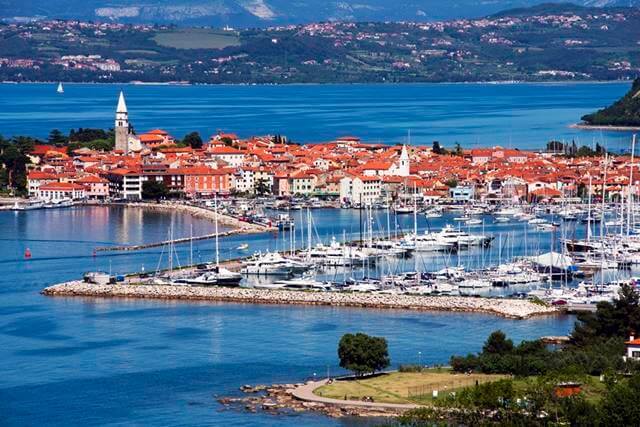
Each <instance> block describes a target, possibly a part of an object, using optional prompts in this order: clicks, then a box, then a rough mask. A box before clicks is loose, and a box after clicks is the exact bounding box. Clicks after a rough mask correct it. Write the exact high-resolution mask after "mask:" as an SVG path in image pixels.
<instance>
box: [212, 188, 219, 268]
mask: <svg viewBox="0 0 640 427" xmlns="http://www.w3.org/2000/svg"><path fill="white" fill-rule="evenodd" d="M213 209H214V211H215V214H214V217H215V233H216V267H218V266H219V265H220V247H219V246H218V195H217V194H214V195H213Z"/></svg>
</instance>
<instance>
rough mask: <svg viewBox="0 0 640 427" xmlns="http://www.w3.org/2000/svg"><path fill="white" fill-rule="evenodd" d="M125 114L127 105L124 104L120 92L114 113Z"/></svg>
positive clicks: (122, 95)
mask: <svg viewBox="0 0 640 427" xmlns="http://www.w3.org/2000/svg"><path fill="white" fill-rule="evenodd" d="M126 112H127V104H126V103H125V102H124V93H122V91H120V98H118V108H116V113H126Z"/></svg>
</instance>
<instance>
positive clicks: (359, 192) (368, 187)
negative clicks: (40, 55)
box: [340, 175, 381, 206]
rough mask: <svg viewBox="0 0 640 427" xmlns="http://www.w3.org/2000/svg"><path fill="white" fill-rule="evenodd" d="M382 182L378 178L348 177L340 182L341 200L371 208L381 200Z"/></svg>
mask: <svg viewBox="0 0 640 427" xmlns="http://www.w3.org/2000/svg"><path fill="white" fill-rule="evenodd" d="M380 196H381V180H380V177H378V176H364V175H355V176H352V175H347V176H345V177H344V178H342V179H341V180H340V200H342V201H344V202H350V203H352V204H360V203H362V205H364V206H370V205H372V204H373V203H376V202H377V201H379V200H380Z"/></svg>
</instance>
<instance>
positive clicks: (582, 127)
mask: <svg viewBox="0 0 640 427" xmlns="http://www.w3.org/2000/svg"><path fill="white" fill-rule="evenodd" d="M569 128H570V129H580V130H605V131H614V132H634V131H640V126H607V125H588V124H585V123H574V124H572V125H569Z"/></svg>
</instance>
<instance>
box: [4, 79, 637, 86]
mask: <svg viewBox="0 0 640 427" xmlns="http://www.w3.org/2000/svg"><path fill="white" fill-rule="evenodd" d="M629 82H633V79H628V80H470V81H462V82H461V81H447V80H444V81H421V82H415V81H411V82H392V83H390V82H380V81H370V82H355V83H352V82H307V83H300V82H295V83H282V82H280V83H192V82H177V81H175V82H140V81H129V82H93V81H86V82H76V81H57V80H56V81H13V80H3V81H1V82H0V85H2V84H4V85H51V84H58V83H62V84H64V85H105V86H108V85H119V86H123V85H125V86H175V87H180V86H184V87H188V86H340V85H343V86H359V85H380V86H385V85H386V86H388V85H496V84H503V85H538V84H543V85H556V84H557V85H565V84H623V83H629Z"/></svg>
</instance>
